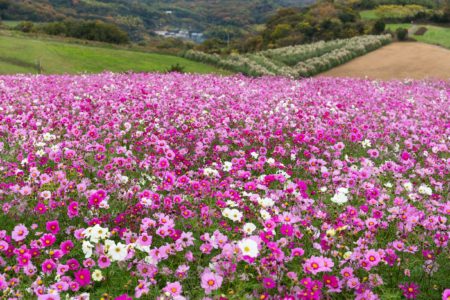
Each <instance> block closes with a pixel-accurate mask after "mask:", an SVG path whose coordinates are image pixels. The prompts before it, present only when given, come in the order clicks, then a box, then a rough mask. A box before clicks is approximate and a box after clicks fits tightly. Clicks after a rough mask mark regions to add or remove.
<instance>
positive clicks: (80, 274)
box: [75, 269, 91, 287]
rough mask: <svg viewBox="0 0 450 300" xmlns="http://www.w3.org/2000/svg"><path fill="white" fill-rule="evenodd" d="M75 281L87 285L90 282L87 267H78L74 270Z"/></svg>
mask: <svg viewBox="0 0 450 300" xmlns="http://www.w3.org/2000/svg"><path fill="white" fill-rule="evenodd" d="M75 281H76V282H77V283H78V284H79V285H80V286H81V287H83V286H87V285H89V284H90V283H91V273H90V272H89V270H88V269H80V270H78V271H77V272H75Z"/></svg>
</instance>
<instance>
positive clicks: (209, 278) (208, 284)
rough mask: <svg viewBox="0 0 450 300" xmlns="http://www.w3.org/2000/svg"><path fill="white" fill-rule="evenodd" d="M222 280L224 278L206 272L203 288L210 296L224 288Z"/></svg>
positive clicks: (202, 283) (202, 282)
mask: <svg viewBox="0 0 450 300" xmlns="http://www.w3.org/2000/svg"><path fill="white" fill-rule="evenodd" d="M222 280H223V277H222V276H220V275H218V274H215V273H213V272H211V271H209V270H206V271H205V272H203V274H202V276H201V287H202V288H203V289H204V290H205V293H206V294H210V293H211V292H212V291H215V290H217V289H219V288H220V287H221V286H222Z"/></svg>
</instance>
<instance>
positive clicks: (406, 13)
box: [375, 4, 427, 20]
mask: <svg viewBox="0 0 450 300" xmlns="http://www.w3.org/2000/svg"><path fill="white" fill-rule="evenodd" d="M426 13H427V9H425V8H424V7H423V6H420V5H416V4H411V5H404V6H403V5H380V6H378V7H377V8H376V9H375V15H377V16H378V18H380V19H390V20H393V19H400V20H404V19H413V18H416V17H418V16H425V14H426Z"/></svg>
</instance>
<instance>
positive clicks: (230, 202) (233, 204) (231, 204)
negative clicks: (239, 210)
mask: <svg viewBox="0 0 450 300" xmlns="http://www.w3.org/2000/svg"><path fill="white" fill-rule="evenodd" d="M226 204H227V206H229V207H237V206H238V204H237V203H236V202H234V201H231V200H228V201H227V202H226Z"/></svg>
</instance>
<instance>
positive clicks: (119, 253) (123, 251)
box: [108, 242, 128, 261]
mask: <svg viewBox="0 0 450 300" xmlns="http://www.w3.org/2000/svg"><path fill="white" fill-rule="evenodd" d="M127 255H128V251H127V246H126V245H124V244H122V243H117V244H115V243H114V242H112V243H111V244H110V246H109V248H108V256H109V257H110V258H111V260H112V261H123V260H125V258H126V257H127Z"/></svg>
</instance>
